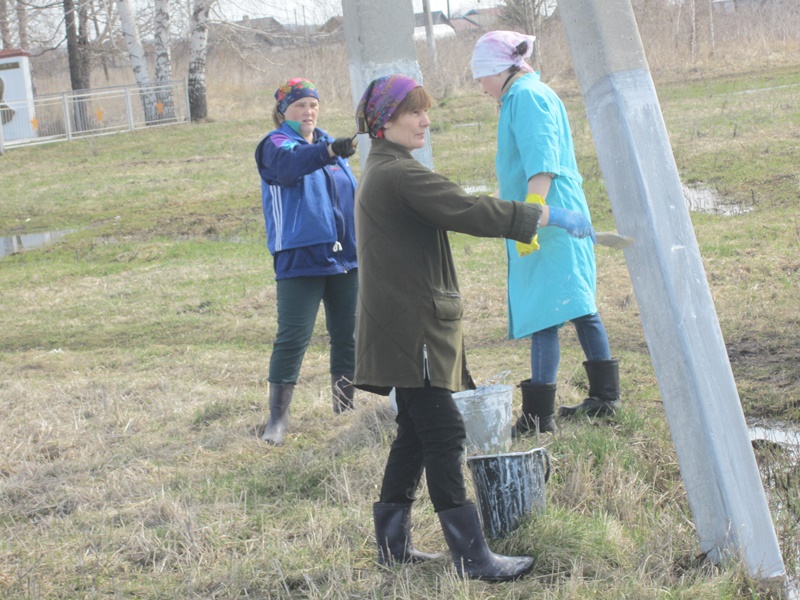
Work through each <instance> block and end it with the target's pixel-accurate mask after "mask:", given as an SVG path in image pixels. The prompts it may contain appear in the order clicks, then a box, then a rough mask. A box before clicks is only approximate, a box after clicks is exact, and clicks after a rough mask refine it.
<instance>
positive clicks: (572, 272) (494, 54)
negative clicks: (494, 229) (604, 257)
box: [471, 31, 620, 434]
mask: <svg viewBox="0 0 800 600" xmlns="http://www.w3.org/2000/svg"><path fill="white" fill-rule="evenodd" d="M534 39H535V38H534V37H533V36H528V35H523V34H520V33H516V32H511V31H492V32H489V33H487V34H486V35H484V36H483V37H481V38H480V39H479V40H478V42H477V44H476V46H475V50H474V52H473V55H472V63H471V66H472V74H473V77H474V78H475V79H476V80H478V81H479V82H480V83H481V87H482V89H483V91H484V92H485V93H487V94H488V95H490V96H492V97H493V98H494V99H495V100H497V101H498V102H499V103H500V119H499V122H498V125H497V156H496V159H495V167H496V170H497V179H498V182H499V184H500V193H499V195H500V197H501V198H505V199H507V200H514V201H518V202H534V203H541V204H545V203H546V204H547V205H548V206H552V207H555V206H558V207H561V208H566V209H569V210H573V211H577V212H579V213H582V214H583V215H584V216H585V217H586V218H590V215H589V207H588V205H587V203H586V197H585V196H584V193H583V188H582V183H583V178H582V177H581V175H580V173H579V172H578V166H577V161H576V159H575V149H574V147H573V142H572V133H571V131H570V126H569V120H568V118H567V113H566V110H565V108H564V104H563V103H562V102H561V99H560V98H559V97H558V95H557V94H556V93H555V92H554V91H553V90H552V89H551V88H550V87H548V86H547V85H545V84H544V83H542V81H541V79H540V78H539V74H538V73H536V72H534V71H533V69H531V67H530V66H529V65H528V64H527V63H526V62H525V58H527V57H528V56H530V54H531V51H532V49H533V41H534ZM537 238H538V239H536V240H534V241H533V243H532V244H530V245H528V246H523V245H521V244H515V243H514V242H511V241H507V242H506V243H507V250H508V315H509V317H508V328H509V337H511V338H514V339H516V338H522V337H528V336H530V338H531V378H530V379H529V380H525V381H522V382H521V383H520V388H521V390H522V416H521V417H520V418H519V420H518V421H517V423H516V424H515V426H514V432H515V433H516V434H522V433H527V432H529V431H532V430H534V429H535V427H536V426H537V424H538V428H539V430H540V431H555V429H556V426H555V421H554V415H555V396H556V375H557V373H558V363H559V359H560V354H561V350H560V346H559V340H558V330H559V328H560V327H561V326H563V325H564V324H565V323H567V322H570V323H572V324H573V326H574V327H575V330H576V333H577V335H578V339H579V340H580V343H581V347H582V349H583V351H584V354H585V355H586V361H585V362H584V363H583V365H584V368H585V369H586V373H587V376H588V378H589V395H588V397H587V398H586V399H585V400H583V402H581V403H580V404H578V405H576V406H562V407H560V409H559V415H560V416H569V415H573V414H578V413H583V414H589V415H598V414H606V413H609V412H613V411H614V410H616V409H617V408H618V407H619V404H620V401H619V369H618V361H617V360H615V359H613V358H612V357H611V350H610V347H609V344H608V336H607V335H606V330H605V327H604V326H603V322H602V320H601V319H600V315H599V314H598V312H597V305H596V285H595V281H596V272H595V258H594V246H593V243H592V239H591V238H588V237H587V238H583V239H578V238H574V237H571V236H569V235H568V234H566V233H565V232H564V231H563V230H560V229H556V228H553V227H549V228H543V229H541V230H540V232H539V234H538V236H537Z"/></svg>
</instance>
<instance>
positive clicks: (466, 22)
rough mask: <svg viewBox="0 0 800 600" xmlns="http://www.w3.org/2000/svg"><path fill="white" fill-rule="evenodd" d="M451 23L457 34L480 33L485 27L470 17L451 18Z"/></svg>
mask: <svg viewBox="0 0 800 600" xmlns="http://www.w3.org/2000/svg"><path fill="white" fill-rule="evenodd" d="M450 25H451V26H452V28H453V31H455V32H456V34H460V33H480V32H482V31H483V28H482V27H481V26H480V23H478V22H477V21H474V20H472V19H470V18H469V17H455V18H453V19H450Z"/></svg>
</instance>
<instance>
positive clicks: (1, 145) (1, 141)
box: [0, 123, 6, 156]
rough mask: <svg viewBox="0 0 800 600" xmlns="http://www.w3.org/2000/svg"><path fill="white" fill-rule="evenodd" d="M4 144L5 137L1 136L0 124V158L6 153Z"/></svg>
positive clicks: (1, 128) (0, 127)
mask: <svg viewBox="0 0 800 600" xmlns="http://www.w3.org/2000/svg"><path fill="white" fill-rule="evenodd" d="M4 143H5V136H4V135H3V124H2V123H0V156H3V154H5V153H6V149H5V146H4Z"/></svg>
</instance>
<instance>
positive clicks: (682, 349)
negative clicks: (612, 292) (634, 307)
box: [558, 0, 785, 580]
mask: <svg viewBox="0 0 800 600" xmlns="http://www.w3.org/2000/svg"><path fill="white" fill-rule="evenodd" d="M558 6H559V10H560V11H561V16H562V19H563V22H564V27H565V28H566V32H567V37H568V38H569V43H570V47H571V51H572V57H573V61H574V66H575V71H576V73H577V75H578V79H579V81H580V84H581V88H582V90H583V94H584V98H585V102H586V112H587V114H588V118H589V124H590V126H591V129H592V135H593V137H594V142H595V145H596V148H597V154H598V158H599V160H600V167H601V170H602V172H603V176H604V178H605V182H606V186H607V188H608V193H609V197H610V198H611V205H612V208H613V210H614V215H615V218H616V221H617V226H618V228H619V231H620V232H621V233H623V234H625V235H628V236H632V237H634V238H636V240H637V241H636V243H635V244H633V245H632V246H630V247H629V248H628V249H626V250H625V258H626V260H627V262H628V269H629V270H630V274H631V279H632V281H633V286H634V291H635V292H636V299H637V302H638V305H639V310H640V313H641V315H642V322H643V325H644V332H645V336H646V338H647V344H648V347H649V349H650V355H651V357H652V360H653V365H654V367H655V372H656V376H657V378H658V384H659V388H660V390H661V396H662V398H663V401H664V410H665V411H666V414H667V419H668V421H669V426H670V431H671V433H672V438H673V441H674V443H675V448H676V451H677V454H678V461H679V463H680V468H681V474H682V476H683V481H684V485H685V486H686V492H687V495H688V498H689V506H690V508H691V511H692V515H693V517H694V521H695V526H696V527H697V532H698V536H699V540H700V547H701V549H702V550H703V552H706V553H708V556H709V558H710V559H711V560H713V561H715V562H719V561H720V560H722V559H725V558H733V559H736V558H739V557H741V558H742V560H743V561H744V564H745V565H746V568H747V570H748V572H749V573H750V574H751V575H752V576H754V577H756V578H759V579H762V580H777V579H781V578H783V577H784V575H785V568H784V565H783V560H782V558H781V554H780V548H779V546H778V540H777V537H776V535H775V528H774V526H773V523H772V519H771V516H770V512H769V507H768V505H767V501H766V497H765V495H764V488H763V486H762V483H761V478H760V476H759V472H758V466H757V465H756V461H755V457H754V455H753V451H752V448H751V446H750V439H749V435H748V431H747V424H746V422H745V419H744V415H743V413H742V409H741V405H740V401H739V395H738V392H737V390H736V385H735V382H734V380H733V373H732V372H731V367H730V363H729V362H728V356H727V353H726V350H725V343H724V341H723V339H722V333H721V331H720V327H719V322H718V320H717V315H716V312H715V309H714V303H713V300H712V298H711V293H710V291H709V288H708V283H707V281H706V276H705V271H704V269H703V263H702V260H701V257H700V251H699V249H698V247H697V241H696V239H695V237H694V231H693V229H692V223H691V220H690V218H689V212H688V210H687V208H686V203H685V201H684V197H683V190H682V187H681V182H680V179H679V177H678V172H677V168H676V166H675V160H674V158H673V156H672V149H671V147H670V144H669V139H668V136H667V131H666V127H665V125H664V120H663V117H662V115H661V109H660V107H659V104H658V98H657V97H656V92H655V87H654V85H653V80H652V78H651V76H650V71H649V68H648V66H647V61H646V59H645V55H644V50H643V48H642V43H641V39H640V38H639V31H638V29H637V27H636V21H635V20H634V16H633V9H632V7H631V4H630V0H561V1H560V2H559V4H558Z"/></svg>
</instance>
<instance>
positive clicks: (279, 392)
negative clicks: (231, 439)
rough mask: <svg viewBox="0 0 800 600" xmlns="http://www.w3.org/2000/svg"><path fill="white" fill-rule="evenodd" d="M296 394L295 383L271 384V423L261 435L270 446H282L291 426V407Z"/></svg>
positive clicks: (269, 422)
mask: <svg viewBox="0 0 800 600" xmlns="http://www.w3.org/2000/svg"><path fill="white" fill-rule="evenodd" d="M293 393H294V384H293V383H270V384H269V421H268V422H267V426H266V427H265V428H264V433H262V434H261V439H262V440H263V441H265V442H267V443H268V444H273V445H275V446H280V445H281V444H282V443H283V436H284V434H285V433H286V427H288V425H289V405H290V404H291V403H292V394H293Z"/></svg>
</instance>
